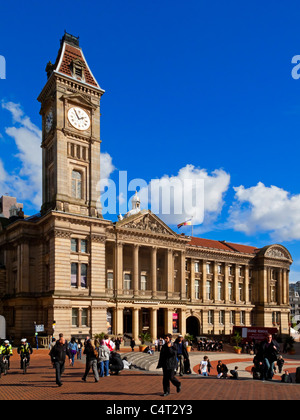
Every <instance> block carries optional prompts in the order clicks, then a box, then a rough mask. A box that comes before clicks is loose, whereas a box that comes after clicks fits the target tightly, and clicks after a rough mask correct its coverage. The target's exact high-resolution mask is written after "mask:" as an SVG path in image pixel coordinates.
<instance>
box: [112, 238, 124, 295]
mask: <svg viewBox="0 0 300 420" xmlns="http://www.w3.org/2000/svg"><path fill="white" fill-rule="evenodd" d="M114 272H115V275H114V277H115V278H116V294H117V295H121V294H123V288H124V287H123V244H122V243H120V242H119V243H117V244H116V250H115V270H114Z"/></svg>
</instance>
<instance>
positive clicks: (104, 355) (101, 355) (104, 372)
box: [98, 340, 110, 378]
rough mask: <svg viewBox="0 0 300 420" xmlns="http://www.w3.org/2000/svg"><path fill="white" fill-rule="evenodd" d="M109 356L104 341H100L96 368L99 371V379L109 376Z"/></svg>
mask: <svg viewBox="0 0 300 420" xmlns="http://www.w3.org/2000/svg"><path fill="white" fill-rule="evenodd" d="M109 355H110V350H109V348H108V347H107V346H106V344H105V341H104V340H101V341H100V346H99V348H98V366H99V371H100V378H103V377H104V376H110V375H109Z"/></svg>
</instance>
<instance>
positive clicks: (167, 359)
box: [156, 334, 181, 397]
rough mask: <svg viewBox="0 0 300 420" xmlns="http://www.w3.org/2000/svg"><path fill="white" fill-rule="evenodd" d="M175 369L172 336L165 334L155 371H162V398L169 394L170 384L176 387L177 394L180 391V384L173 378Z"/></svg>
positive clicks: (175, 361)
mask: <svg viewBox="0 0 300 420" xmlns="http://www.w3.org/2000/svg"><path fill="white" fill-rule="evenodd" d="M176 367H177V351H176V348H175V347H174V346H173V345H172V335H171V334H166V336H165V344H164V345H163V346H162V348H161V351H160V357H159V361H158V365H157V368H156V369H160V368H162V370H163V390H164V397H166V396H168V395H169V394H170V382H172V384H173V385H174V386H175V387H176V390H177V392H180V391H181V382H179V381H178V379H177V378H175V372H176Z"/></svg>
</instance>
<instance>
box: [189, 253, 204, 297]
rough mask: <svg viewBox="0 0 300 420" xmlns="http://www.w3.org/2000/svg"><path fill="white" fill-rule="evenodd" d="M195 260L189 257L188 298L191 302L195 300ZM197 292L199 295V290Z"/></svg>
mask: <svg viewBox="0 0 300 420" xmlns="http://www.w3.org/2000/svg"><path fill="white" fill-rule="evenodd" d="M195 279H196V276H195V261H194V260H193V259H192V258H191V291H190V298H191V301H192V302H193V301H194V300H195ZM199 294H200V295H201V293H200V291H199Z"/></svg>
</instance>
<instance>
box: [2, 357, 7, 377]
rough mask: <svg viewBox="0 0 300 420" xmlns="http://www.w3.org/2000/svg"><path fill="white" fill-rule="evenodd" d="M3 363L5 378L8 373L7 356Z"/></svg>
mask: <svg viewBox="0 0 300 420" xmlns="http://www.w3.org/2000/svg"><path fill="white" fill-rule="evenodd" d="M2 363H3V373H4V376H5V375H7V371H8V359H7V357H6V356H3V361H2Z"/></svg>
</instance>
